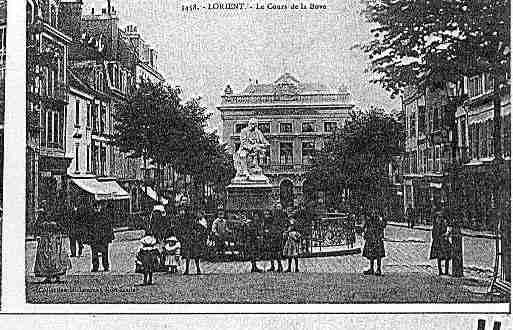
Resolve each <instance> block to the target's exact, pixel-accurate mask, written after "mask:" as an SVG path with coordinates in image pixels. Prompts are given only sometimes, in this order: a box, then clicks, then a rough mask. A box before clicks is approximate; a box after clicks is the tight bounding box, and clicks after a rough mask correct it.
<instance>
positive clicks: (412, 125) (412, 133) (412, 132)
mask: <svg viewBox="0 0 513 330" xmlns="http://www.w3.org/2000/svg"><path fill="white" fill-rule="evenodd" d="M415 136H416V132H415V113H412V114H411V117H410V137H415Z"/></svg>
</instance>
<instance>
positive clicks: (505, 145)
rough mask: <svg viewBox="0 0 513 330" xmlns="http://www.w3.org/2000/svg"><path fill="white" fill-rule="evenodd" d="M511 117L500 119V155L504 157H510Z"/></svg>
mask: <svg viewBox="0 0 513 330" xmlns="http://www.w3.org/2000/svg"><path fill="white" fill-rule="evenodd" d="M510 125H511V115H507V116H505V117H503V118H502V125H501V128H502V154H503V155H504V157H509V156H510V155H511V127H510Z"/></svg>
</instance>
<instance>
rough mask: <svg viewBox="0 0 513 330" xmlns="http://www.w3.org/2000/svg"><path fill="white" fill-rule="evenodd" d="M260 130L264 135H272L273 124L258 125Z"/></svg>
mask: <svg viewBox="0 0 513 330" xmlns="http://www.w3.org/2000/svg"><path fill="white" fill-rule="evenodd" d="M258 129H259V130H260V131H261V132H262V133H264V134H268V133H271V123H258Z"/></svg>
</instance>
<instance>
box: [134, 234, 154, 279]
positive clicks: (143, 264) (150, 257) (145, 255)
mask: <svg viewBox="0 0 513 330" xmlns="http://www.w3.org/2000/svg"><path fill="white" fill-rule="evenodd" d="M141 243H142V245H143V246H142V248H141V249H140V250H139V252H138V253H137V260H136V268H135V272H136V273H142V274H143V275H144V279H143V285H148V284H149V285H151V284H153V272H155V271H157V270H158V268H159V256H160V252H159V250H158V249H157V248H156V247H155V245H156V244H157V240H156V239H155V237H153V236H144V237H143V238H142V239H141Z"/></svg>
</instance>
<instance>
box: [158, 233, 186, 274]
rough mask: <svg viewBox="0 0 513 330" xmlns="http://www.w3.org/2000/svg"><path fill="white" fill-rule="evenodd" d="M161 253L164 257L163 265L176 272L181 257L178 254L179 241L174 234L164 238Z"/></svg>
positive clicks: (171, 271)
mask: <svg viewBox="0 0 513 330" xmlns="http://www.w3.org/2000/svg"><path fill="white" fill-rule="evenodd" d="M164 242H165V244H164V248H163V251H162V255H163V258H164V266H165V267H166V268H167V269H168V271H169V272H170V273H177V272H178V267H179V266H180V264H181V261H182V257H181V256H180V248H181V245H180V242H178V239H177V238H176V237H175V236H171V237H168V238H166V239H165V241H164Z"/></svg>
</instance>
